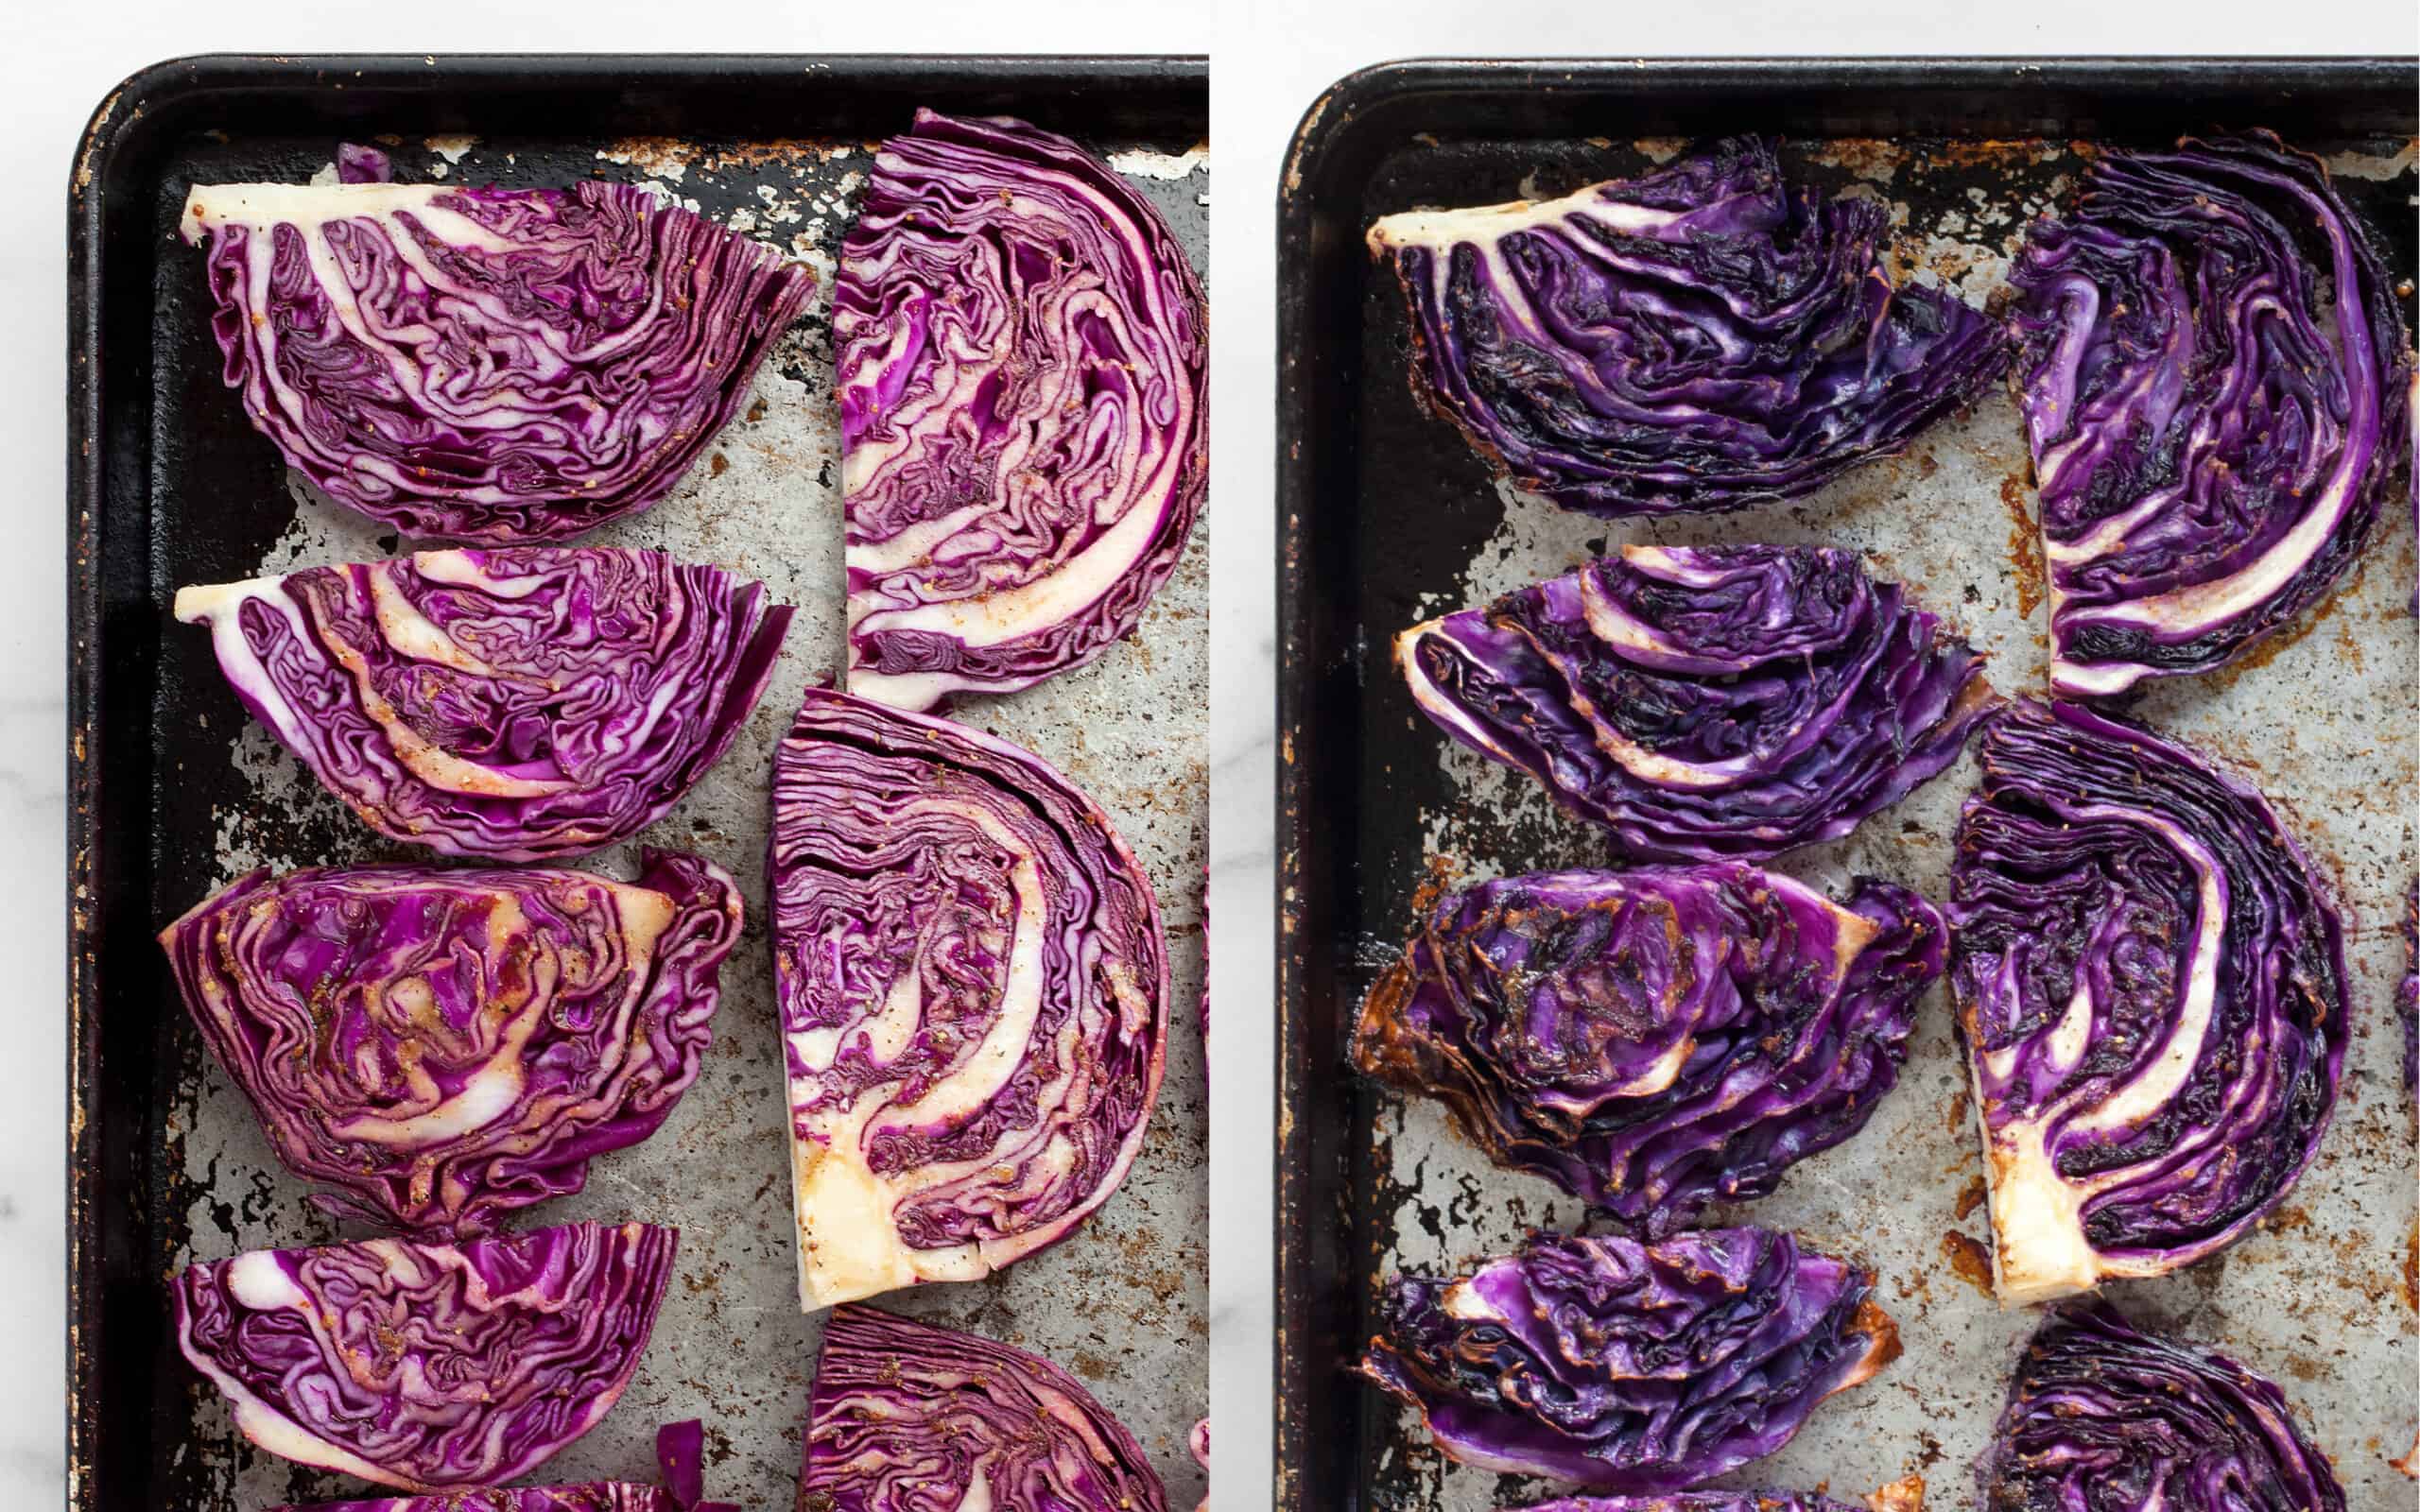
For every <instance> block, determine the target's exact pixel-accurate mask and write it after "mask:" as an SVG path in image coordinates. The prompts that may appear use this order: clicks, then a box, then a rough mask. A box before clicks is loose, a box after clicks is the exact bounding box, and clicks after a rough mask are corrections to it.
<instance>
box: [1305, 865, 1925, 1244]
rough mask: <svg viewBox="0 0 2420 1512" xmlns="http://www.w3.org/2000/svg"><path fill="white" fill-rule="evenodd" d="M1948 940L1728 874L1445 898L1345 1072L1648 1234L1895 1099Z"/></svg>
mask: <svg viewBox="0 0 2420 1512" xmlns="http://www.w3.org/2000/svg"><path fill="white" fill-rule="evenodd" d="M1946 936H1947V930H1946V928H1945V925H1944V924H1943V922H1942V919H1941V915H1940V914H1939V913H1938V912H1936V911H1935V910H1934V908H1933V906H1932V905H1931V904H1930V903H1927V902H1925V901H1924V900H1923V899H1922V898H1920V897H1918V896H1916V895H1915V894H1914V893H1912V892H1910V891H1908V890H1907V889H1906V888H1904V887H1897V886H1893V885H1891V884H1890V883H1887V882H1881V881H1877V880H1875V879H1872V878H1864V879H1859V880H1858V882H1857V884H1856V885H1855V886H1854V889H1853V890H1852V891H1851V893H1850V895H1849V897H1848V899H1847V901H1846V902H1845V903H1844V904H1843V903H1835V902H1832V901H1831V900H1830V899H1828V898H1826V897H1824V895H1823V894H1822V893H1819V892H1817V891H1815V890H1814V889H1813V888H1811V887H1808V886H1806V885H1804V884H1802V883H1799V882H1796V881H1793V880H1792V879H1790V878H1789V877H1785V876H1781V875H1779V874H1777V873H1774V872H1767V871H1759V870H1757V869H1756V868H1753V867H1748V866H1743V865H1741V864H1740V863H1737V862H1723V863H1720V864H1715V865H1708V866H1700V867H1669V868H1664V867H1651V868H1634V869H1631V870H1626V871H1547V872H1531V873H1528V874H1525V875H1522V876H1515V877H1499V878H1495V879H1493V880H1491V881H1488V882H1482V883H1478V884H1476V885H1472V886H1469V887H1464V888H1461V889H1458V890H1456V891H1454V892H1450V893H1447V894H1446V895H1444V896H1443V898H1441V899H1439V900H1438V901H1437V903H1436V905H1435V906H1434V907H1432V908H1430V909H1429V910H1427V912H1426V917H1424V918H1423V919H1421V920H1420V921H1419V926H1418V932H1417V933H1416V934H1414V935H1413V936H1412V938H1411V942H1410V944H1409V945H1408V946H1407V947H1406V948H1405V951H1404V954H1403V957H1402V959H1400V960H1399V961H1397V962H1396V963H1395V964H1394V965H1393V966H1392V967H1390V968H1388V969H1387V971H1384V972H1383V973H1381V974H1380V976H1379V977H1378V980H1377V982H1376V983H1375V984H1374V986H1373V987H1372V988H1370V994H1369V997H1368V999H1367V1000H1366V1001H1365V1002H1364V1003H1363V1005H1362V1007H1361V1017H1360V1021H1359V1022H1358V1023H1357V1024H1356V1025H1355V1028H1354V1034H1353V1045H1352V1057H1353V1063H1354V1065H1355V1067H1356V1068H1357V1069H1358V1070H1359V1071H1361V1072H1362V1073H1363V1074H1367V1075H1371V1076H1374V1077H1377V1078H1379V1079H1380V1080H1383V1081H1385V1082H1387V1083H1388V1084H1389V1085H1391V1086H1393V1087H1397V1088H1400V1089H1402V1090H1404V1091H1415V1092H1422V1093H1425V1094H1426V1095H1429V1096H1432V1097H1436V1098H1438V1099H1440V1100H1441V1101H1443V1103H1445V1105H1446V1106H1447V1107H1448V1108H1452V1110H1453V1113H1454V1118H1455V1122H1456V1123H1458V1124H1460V1125H1461V1128H1462V1131H1463V1132H1464V1134H1465V1135H1467V1136H1468V1137H1469V1138H1470V1139H1471V1141H1472V1142H1473V1143H1476V1144H1478V1146H1479V1147H1480V1148H1481V1149H1483V1150H1485V1151H1486V1152H1487V1153H1488V1154H1489V1156H1491V1157H1492V1158H1494V1159H1495V1160H1496V1161H1497V1162H1498V1163H1499V1164H1502V1165H1507V1166H1511V1167H1513V1168H1515V1169H1518V1170H1526V1171H1533V1172H1535V1173H1537V1174H1538V1175H1540V1176H1543V1177H1547V1179H1549V1180H1551V1181H1553V1182H1555V1183H1556V1184H1557V1185H1559V1186H1561V1187H1562V1188H1563V1189H1564V1191H1566V1192H1569V1193H1571V1194H1573V1195H1575V1196H1578V1197H1582V1198H1583V1199H1585V1200H1586V1201H1587V1202H1589V1203H1591V1204H1592V1205H1594V1206H1597V1207H1599V1208H1603V1209H1605V1210H1607V1211H1611V1212H1612V1213H1614V1214H1615V1215H1616V1217H1618V1218H1620V1219H1622V1220H1624V1221H1625V1222H1628V1223H1632V1224H1636V1225H1639V1226H1642V1227H1643V1228H1644V1229H1646V1231H1647V1232H1648V1233H1650V1234H1651V1235H1652V1234H1658V1233H1666V1232H1669V1231H1671V1230H1672V1229H1677V1228H1681V1227H1684V1226H1685V1224H1686V1223H1687V1222H1688V1221H1689V1220H1690V1219H1691V1218H1692V1217H1693V1215H1694V1214H1695V1213H1697V1212H1698V1211H1701V1210H1703V1208H1704V1207H1705V1206H1706V1205H1707V1204H1708V1203H1711V1202H1715V1201H1718V1200H1720V1201H1738V1200H1741V1199H1744V1198H1750V1197H1758V1196H1763V1195H1765V1194H1768V1193H1770V1192H1772V1190H1773V1189H1774V1187H1775V1186H1777V1185H1778V1184H1779V1183H1780V1181H1781V1178H1782V1176H1783V1174H1784V1173H1785V1172H1786V1171H1787V1170H1788V1169H1789V1167H1790V1166H1791V1165H1792V1164H1793V1163H1795V1162H1796V1161H1798V1160H1804V1159H1806V1157H1807V1156H1810V1155H1814V1154H1816V1153H1818V1152H1820V1151H1823V1150H1826V1149H1829V1148H1831V1147H1832V1146H1833V1145H1836V1144H1839V1143H1841V1142H1842V1141H1844V1140H1847V1139H1849V1138H1851V1137H1852V1136H1854V1135H1855V1134H1856V1133H1857V1132H1858V1130H1859V1129H1861V1128H1863V1127H1864V1126H1865V1124H1866V1121H1867V1120H1868V1119H1869V1118H1871V1117H1872V1116H1873V1114H1874V1110H1875V1108H1876V1107H1878V1106H1879V1105H1880V1103H1881V1101H1882V1099H1883V1097H1884V1096H1886V1095H1888V1094H1889V1092H1890V1091H1891V1089H1892V1088H1893V1086H1895V1085H1896V1084H1897V1081H1898V1074H1899V1067H1900V1064H1901V1063H1902V1062H1903V1061H1904V1060H1905V1059H1906V1058H1907V1054H1908V1037H1909V1034H1910V1032H1911V1031H1912V1030H1913V1028H1914V1026H1915V1018H1916V1004H1917V1002H1918V1001H1919V1000H1920V999H1921V998H1922V997H1923V996H1924V994H1925V993H1926V991H1927V990H1928V989H1929V988H1931V986H1932V985H1933V983H1934V982H1936V981H1938V980H1940V978H1941V972H1942V966H1943V963H1944V960H1945V955H1946Z"/></svg>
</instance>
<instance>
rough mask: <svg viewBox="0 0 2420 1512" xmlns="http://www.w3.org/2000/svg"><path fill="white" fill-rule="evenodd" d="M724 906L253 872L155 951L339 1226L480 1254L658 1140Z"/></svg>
mask: <svg viewBox="0 0 2420 1512" xmlns="http://www.w3.org/2000/svg"><path fill="white" fill-rule="evenodd" d="M740 913H741V908H740V901H739V889H738V886H737V885H736V884H735V883H734V882H733V881H732V879H731V875H730V873H728V872H726V871H724V870H723V869H722V868H720V867H717V866H716V865H714V864H713V863H712V862H710V861H706V860H703V859H702V858H700V857H698V856H693V855H686V854H683V853H681V852H678V851H656V850H651V849H650V850H648V851H644V852H643V853H642V855H641V859H640V870H639V876H638V878H637V880H636V881H635V882H631V883H620V882H613V881H609V880H608V879H606V878H603V877H599V876H596V875H594V874H592V873H589V872H585V871H568V870H545V869H536V868H530V869H520V870H499V869H481V868H463V869H439V868H433V867H425V866H389V867H317V868H307V869H304V870H301V871H290V872H287V873H285V874H284V875H283V876H271V875H270V874H269V872H268V871H267V870H266V869H263V870H260V871H255V872H253V873H251V875H250V876H247V877H245V878H243V879H242V880H240V881H238V882H236V883H235V884H234V885H232V886H230V887H228V888H227V889H226V890H225V891H223V892H220V893H218V894H217V895H216V897H213V898H211V899H209V900H208V901H206V902H202V903H200V904H199V905H197V906H196V907H195V908H194V909H193V910H192V911H190V912H188V913H187V914H186V915H185V916H184V917H183V918H182V919H178V920H177V921H176V922H175V923H173V924H171V925H169V926H168V927H167V928H166V929H164V930H163V931H161V934H160V943H161V945H162V946H163V948H164V949H165V950H166V952H167V954H168V961H169V965H170V967H171V968H172V970H173V971H174V972H175V975H176V979H177V986H178V988H179V990H180V991H181V992H182V995H183V997H184V1002H185V1006H186V1008H187V1009H189V1010H190V1011H191V1012H192V1014H193V1020H194V1022H195V1024H196V1025H197V1026H198V1027H199V1029H200V1030H201V1034H202V1039H203V1040H204V1041H206V1042H207V1043H208V1044H209V1046H210V1049H211V1053H212V1054H213V1055H214V1056H216V1057H217V1060H218V1063H219V1064H220V1065H221V1066H223V1067H225V1068H226V1070H227V1073H228V1074H229V1075H230V1076H232V1077H233V1079H234V1081H235V1084H236V1085H237V1086H238V1087H240V1088H242V1089H243V1091H244V1095H245V1096H246V1097H247V1098H248V1099H249V1100H250V1101H251V1105H252V1110H253V1112H254V1113H256V1114H258V1115H259V1117H260V1121H261V1126H262V1127H263V1128H264V1129H265V1130H267V1132H268V1137H269V1143H270V1144H271V1145H272V1146H273V1147H274V1148H275V1149H276V1151H277V1154H278V1158H279V1159H280V1160H284V1161H285V1164H286V1167H287V1168H288V1169H290V1170H292V1171H293V1172H294V1173H295V1174H296V1175H298V1176H300V1177H302V1178H304V1179H305V1180H307V1181H310V1182H312V1183H314V1184H315V1185H317V1186H319V1187H320V1189H321V1190H320V1192H319V1193H318V1194H316V1195H315V1197H314V1200H315V1201H316V1202H318V1203H319V1204H320V1206H321V1207H322V1208H325V1209H327V1210H328V1211H331V1212H334V1213H336V1214H337V1216H339V1217H344V1218H351V1219H355V1220H358V1221H361V1222H365V1223H370V1224H373V1225H376V1226H377V1227H379V1228H382V1229H413V1230H418V1231H421V1232H423V1233H439V1234H446V1233H476V1232H480V1231H482V1230H485V1229H490V1228H493V1226H494V1225H495V1223H496V1222H497V1220H498V1219H500V1218H502V1217H503V1216H505V1215H506V1214H508V1213H510V1211H513V1210H514V1209H518V1208H523V1207H527V1205H529V1204H531V1203H534V1202H540V1201H543V1200H544V1199H545V1198H547V1197H551V1196H558V1195H562V1194H567V1193H573V1192H578V1191H579V1189H580V1187H581V1186H582V1184H583V1183H584V1182H585V1180H586V1179H587V1175H588V1162H589V1160H590V1159H591V1158H592V1157H595V1156H597V1155H602V1154H605V1153H607V1152H609V1151H612V1150H617V1149H621V1148H623V1147H624V1146H626V1145H631V1144H635V1143H638V1142H639V1141H641V1140H644V1139H646V1138H647V1137H648V1135H650V1134H652V1133H654V1132H655V1130H656V1128H657V1126H658V1125H661V1124H662V1123H663V1122H664V1120H665V1118H666V1116H667V1115H669V1114H670V1112H671V1111H672V1108H673V1107H674V1105H676V1104H677V1103H679V1102H680V1100H681V1094H682V1093H683V1091H687V1090H688V1088H689V1085H690V1084H691V1083H692V1082H694V1081H696V1080H697V1078H698V1072H699V1070H700V1066H701V1064H702V1063H703V1058H704V1056H705V1053H706V1051H707V1049H708V1047H709V1046H710V1045H711V1044H712V1042H713V1039H714V1031H713V1021H714V1014H715V1005H716V1003H717V984H718V978H719V974H720V971H721V968H722V962H723V958H724V957H725V956H727V955H729V954H731V948H732V946H733V945H734V944H735V942H736V941H737V940H738V938H739V926H740Z"/></svg>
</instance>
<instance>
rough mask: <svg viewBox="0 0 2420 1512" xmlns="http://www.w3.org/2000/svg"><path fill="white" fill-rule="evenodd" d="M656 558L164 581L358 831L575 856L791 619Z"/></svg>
mask: <svg viewBox="0 0 2420 1512" xmlns="http://www.w3.org/2000/svg"><path fill="white" fill-rule="evenodd" d="M766 598H767V595H766V590H765V586H764V585H763V584H762V583H751V582H745V581H742V580H741V579H739V578H738V577H735V576H733V575H732V574H731V573H730V572H729V571H727V570H725V569H724V568H721V567H714V566H699V565H690V564H687V563H683V562H677V561H674V560H673V559H672V558H669V557H667V556H666V555H664V554H663V553H662V552H659V551H642V550H632V549H625V548H608V547H594V546H592V547H544V546H537V547H507V548H503V549H498V550H493V551H482V550H462V551H423V552H421V553H419V554H417V555H415V556H410V557H400V558H395V559H393V560H391V561H382V562H364V563H357V564H354V565H350V566H342V567H312V568H306V569H304V570H303V571H301V572H295V573H287V574H286V575H285V576H282V577H260V578H254V579H252V580H251V581H249V582H240V583H222V584H218V585H216V586H212V587H206V588H184V589H180V590H178V592H177V600H176V614H177V618H179V619H181V620H182V621H184V622H185V623H186V624H189V625H207V626H209V627H210V634H211V644H212V646H213V648H214V649H215V650H216V653H217V656H218V666H219V670H220V671H221V672H223V673H225V674H226V677H227V680H228V682H229V684H230V685H231V686H233V688H234V690H235V694H236V696H238V697H240V698H241V699H243V701H244V705H245V707H246V708H248V709H250V710H251V712H252V714H253V716H254V717H256V718H258V719H259V720H260V722H261V723H262V724H264V725H267V726H268V729H269V732H270V733H272V734H274V735H275V736H277V738H278V739H279V740H280V741H282V742H284V743H285V747H286V748H287V749H288V750H291V751H292V752H294V754H295V755H296V756H297V757H299V758H301V760H302V763H303V765H306V766H308V767H310V768H311V771H312V774H313V775H314V776H316V777H318V778H319V780H320V782H321V783H322V784H323V785H324V786H325V787H326V788H327V789H328V791H330V792H332V793H334V794H336V796H337V797H338V798H340V799H344V801H345V802H346V804H347V805H349V806H350V807H351V808H352V809H353V810H354V813H356V814H358V815H360V816H361V817H362V819H363V821H364V822H366V823H368V824H369V825H370V826H371V827H372V829H374V830H376V831H378V832H379V833H382V834H385V835H388V836H389V837H390V838H393V839H396V840H402V841H406V842H408V843H411V844H415V845H424V846H427V847H428V848H429V849H431V850H432V851H436V852H438V853H439V854H440V855H445V856H453V857H462V858H473V857H475V858H481V859H486V860H491V861H543V860H549V859H553V858H557V857H566V856H577V855H581V854H584V853H586V852H588V851H594V850H596V849H597V848H599V847H601V846H606V845H610V844H612V843H614V841H617V840H625V839H628V838H630V837H631V835H633V834H635V833H638V832H639V831H640V830H642V829H644V828H646V827H647V826H648V825H649V824H652V823H654V822H655V821H656V820H657V819H659V818H662V817H663V816H664V815H665V814H666V812H667V811H668V810H670V808H671V807H672V805H673V804H674V803H675V802H677V801H679V800H680V799H681V797H682V795H683V794H684V793H686V792H687V791H688V790H689V788H690V787H691V786H692V785H693V784H694V783H696V782H697V781H698V779H699V778H700V777H702V776H704V775H705V771H706V768H708V767H709V766H712V765H714V764H715V762H716V761H717V759H719V758H720V757H721V755H722V753H723V751H724V750H725V749H726V748H727V747H729V746H730V745H731V742H732V739H733V737H734V736H735V735H736V734H737V733H738V732H739V727H740V725H741V723H742V722H743V721H744V720H746V718H747V717H748V713H749V711H750V710H751V709H752V708H754V707H755V703H756V697H757V695H759V694H760V693H762V692H763V691H764V688H765V683H766V680H767V679H769V678H770V677H771V676H772V670H773V662H774V658H775V657H776V656H777V655H778V654H779V653H780V650H781V644H782V637H783V635H784V634H785V632H787V629H788V627H789V620H790V610H789V608H788V606H787V605H779V604H769V603H767V601H766Z"/></svg>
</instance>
